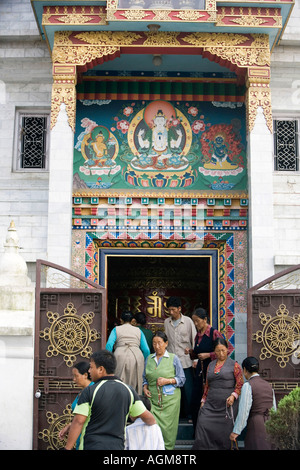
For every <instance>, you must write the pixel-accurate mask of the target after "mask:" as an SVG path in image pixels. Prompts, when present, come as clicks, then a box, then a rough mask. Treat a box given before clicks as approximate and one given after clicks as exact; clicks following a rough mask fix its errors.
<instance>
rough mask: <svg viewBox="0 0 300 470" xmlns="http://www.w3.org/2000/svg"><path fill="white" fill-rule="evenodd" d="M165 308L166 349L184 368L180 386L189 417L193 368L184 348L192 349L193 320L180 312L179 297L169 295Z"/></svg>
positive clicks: (193, 338) (193, 336) (193, 337)
mask: <svg viewBox="0 0 300 470" xmlns="http://www.w3.org/2000/svg"><path fill="white" fill-rule="evenodd" d="M166 305H167V308H168V311H169V315H170V317H169V318H167V319H166V320H165V321H164V329H165V333H166V335H167V337H168V342H169V345H168V351H169V352H171V353H174V354H176V356H177V357H178V358H179V360H180V362H181V365H182V367H183V370H184V375H185V378H186V381H185V384H184V386H183V388H182V402H183V405H184V412H185V416H186V417H187V418H191V397H192V388H193V368H192V360H191V359H190V356H189V355H187V354H185V349H186V348H189V349H194V342H195V337H196V334H197V331H196V328H195V325H194V322H193V320H192V319H191V318H190V317H187V316H186V315H182V313H181V299H180V298H179V297H169V298H168V300H167V303H166Z"/></svg>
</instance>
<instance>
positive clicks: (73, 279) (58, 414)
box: [33, 260, 106, 450]
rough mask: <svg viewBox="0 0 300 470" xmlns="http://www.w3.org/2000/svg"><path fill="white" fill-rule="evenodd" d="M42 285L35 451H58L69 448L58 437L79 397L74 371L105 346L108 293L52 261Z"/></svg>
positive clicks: (40, 266) (41, 267) (43, 267)
mask: <svg viewBox="0 0 300 470" xmlns="http://www.w3.org/2000/svg"><path fill="white" fill-rule="evenodd" d="M36 279H37V281H36V321H35V325H36V326H35V363H34V390H35V399H34V424H33V448H34V449H35V450H36V449H38V450H48V449H49V450H57V449H60V448H62V447H63V446H64V444H65V443H64V441H60V440H59V438H58V434H59V431H60V430H61V429H62V428H63V427H64V426H65V425H66V424H67V423H68V422H70V420H71V418H72V415H71V403H72V402H73V400H74V398H75V397H76V395H77V394H78V392H79V388H78V387H76V386H75V385H74V383H73V381H72V366H73V365H74V364H75V363H76V362H79V361H87V362H88V361H89V357H90V356H91V354H92V352H93V350H96V349H100V348H103V347H104V345H105V341H106V293H105V289H104V288H103V287H101V286H99V285H97V284H95V283H93V282H91V281H87V280H86V279H85V278H84V277H82V276H80V275H78V274H76V273H75V272H72V271H70V270H67V269H65V268H63V267H61V266H57V265H55V264H53V263H48V262H47V261H41V260H38V261H37V276H36ZM54 285H55V287H52V286H54Z"/></svg>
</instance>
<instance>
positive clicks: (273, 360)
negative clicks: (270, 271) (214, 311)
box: [248, 265, 300, 400]
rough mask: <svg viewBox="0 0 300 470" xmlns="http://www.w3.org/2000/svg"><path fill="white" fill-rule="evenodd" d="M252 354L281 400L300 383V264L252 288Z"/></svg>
mask: <svg viewBox="0 0 300 470" xmlns="http://www.w3.org/2000/svg"><path fill="white" fill-rule="evenodd" d="M248 355H250V356H255V357H256V358H257V359H258V360H259V363H260V374H261V375H262V377H264V378H265V379H266V380H267V381H268V382H270V383H272V386H273V388H274V390H275V394H276V399H277V400H280V399H281V398H282V397H283V396H284V395H286V394H287V393H289V392H290V391H291V390H292V389H293V388H295V387H299V386H300V265H298V266H295V267H293V268H289V269H286V270H284V271H282V272H281V273H279V274H276V275H274V276H272V277H270V278H268V279H266V280H265V281H263V282H261V283H259V284H257V285H256V286H254V287H252V288H251V289H249V291H248Z"/></svg>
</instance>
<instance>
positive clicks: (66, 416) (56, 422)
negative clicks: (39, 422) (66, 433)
mask: <svg viewBox="0 0 300 470" xmlns="http://www.w3.org/2000/svg"><path fill="white" fill-rule="evenodd" d="M46 416H47V422H48V424H49V428H48V429H43V430H42V431H40V432H39V433H38V438H39V439H41V440H43V441H44V442H47V443H48V447H47V450H59V449H62V448H64V446H65V444H66V441H67V439H66V437H65V438H64V439H63V440H61V439H60V438H59V433H60V431H61V430H62V429H63V428H64V427H65V426H66V425H67V424H69V423H71V421H72V418H73V415H72V411H71V405H70V404H69V405H67V406H66V408H65V410H64V411H63V414H62V415H58V414H57V413H51V411H47V414H46Z"/></svg>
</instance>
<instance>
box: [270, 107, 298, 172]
mask: <svg viewBox="0 0 300 470" xmlns="http://www.w3.org/2000/svg"><path fill="white" fill-rule="evenodd" d="M277 121H295V122H296V123H297V126H296V127H297V130H296V132H295V134H296V139H295V140H296V169H294V170H288V169H284V170H281V169H278V168H277V153H276V143H277V142H276V122H277ZM273 169H274V172H276V173H286V174H291V173H292V174H293V173H297V174H299V173H300V116H298V115H286V114H282V115H280V114H275V115H274V116H273Z"/></svg>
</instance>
